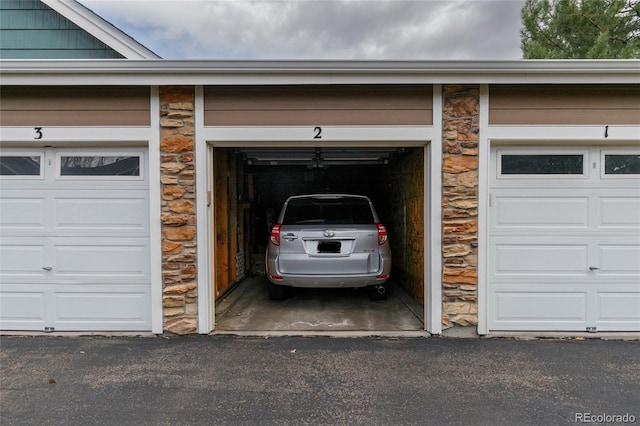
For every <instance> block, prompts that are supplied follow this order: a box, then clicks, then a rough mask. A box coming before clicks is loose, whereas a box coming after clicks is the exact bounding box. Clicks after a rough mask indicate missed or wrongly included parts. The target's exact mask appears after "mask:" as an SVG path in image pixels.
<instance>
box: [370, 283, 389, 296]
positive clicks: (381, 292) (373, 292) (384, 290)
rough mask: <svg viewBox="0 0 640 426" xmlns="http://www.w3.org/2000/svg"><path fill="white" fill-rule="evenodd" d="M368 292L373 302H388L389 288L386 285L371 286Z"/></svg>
mask: <svg viewBox="0 0 640 426" xmlns="http://www.w3.org/2000/svg"><path fill="white" fill-rule="evenodd" d="M367 290H368V291H369V298H370V299H371V300H386V299H387V296H388V295H389V288H388V287H387V286H386V285H384V284H376V285H371V286H369V287H368V288H367Z"/></svg>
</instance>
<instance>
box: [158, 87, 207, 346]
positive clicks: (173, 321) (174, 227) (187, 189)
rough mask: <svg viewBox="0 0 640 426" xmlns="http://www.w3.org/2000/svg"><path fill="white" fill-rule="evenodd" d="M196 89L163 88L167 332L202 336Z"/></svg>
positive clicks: (163, 199)
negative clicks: (199, 323) (199, 328)
mask: <svg viewBox="0 0 640 426" xmlns="http://www.w3.org/2000/svg"><path fill="white" fill-rule="evenodd" d="M193 114H194V88H193V87H192V86H171V87H161V88H160V155H161V165H160V179H161V194H162V214H161V222H162V307H163V319H164V323H163V329H164V331H167V332H171V333H176V334H188V333H195V332H196V331H197V315H198V310H197V306H198V305H197V288H196V287H197V285H196V282H197V281H196V279H197V269H196V266H197V265H196V215H195V212H196V207H195V169H194V136H195V127H194V124H195V122H194V117H193Z"/></svg>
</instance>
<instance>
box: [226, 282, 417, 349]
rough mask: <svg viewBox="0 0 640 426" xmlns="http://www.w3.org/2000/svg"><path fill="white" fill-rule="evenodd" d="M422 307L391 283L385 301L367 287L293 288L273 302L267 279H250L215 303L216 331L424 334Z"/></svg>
mask: <svg viewBox="0 0 640 426" xmlns="http://www.w3.org/2000/svg"><path fill="white" fill-rule="evenodd" d="M423 311H424V310H423V307H422V306H421V305H420V304H418V303H417V302H416V301H414V300H413V299H412V298H411V297H410V296H409V295H408V294H407V293H405V292H404V291H403V290H402V289H400V288H399V287H398V286H395V285H393V284H391V292H390V295H389V297H388V299H387V300H385V301H378V302H375V301H371V300H370V299H369V297H368V295H367V291H366V289H352V288H346V289H304V288H295V289H291V293H290V296H289V297H288V298H287V299H285V300H282V301H273V300H270V299H269V296H268V295H267V278H266V277H265V276H264V275H258V276H255V277H251V278H247V279H245V280H244V281H242V282H241V283H240V284H238V285H237V286H236V287H235V288H234V289H232V290H231V291H230V292H229V293H228V294H227V295H225V296H223V297H222V298H221V300H219V301H218V302H217V303H216V326H215V333H231V334H244V335H271V334H273V335H281V334H285V335H291V334H302V335H305V334H306V335H334V334H335V335H344V334H347V335H348V334H352V335H403V336H407V335H409V336H425V335H427V334H426V332H424V320H423Z"/></svg>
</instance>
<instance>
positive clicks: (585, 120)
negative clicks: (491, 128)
mask: <svg viewBox="0 0 640 426" xmlns="http://www.w3.org/2000/svg"><path fill="white" fill-rule="evenodd" d="M489 124H490V125H544V124H547V125H592V124H593V125H638V124H640V86H638V85H492V86H491V87H490V89H489Z"/></svg>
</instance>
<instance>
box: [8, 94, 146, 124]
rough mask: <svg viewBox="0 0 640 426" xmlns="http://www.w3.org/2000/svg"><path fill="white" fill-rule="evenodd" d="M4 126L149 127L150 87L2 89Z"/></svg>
mask: <svg viewBox="0 0 640 426" xmlns="http://www.w3.org/2000/svg"><path fill="white" fill-rule="evenodd" d="M0 121H1V124H2V125H3V126H148V125H150V92H149V88H148V87H123V86H118V87H104V86H99V87H98V86H73V87H69V86H59V87H58V86H56V87H49V86H45V87H14V86H9V87H2V91H1V92H0Z"/></svg>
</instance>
